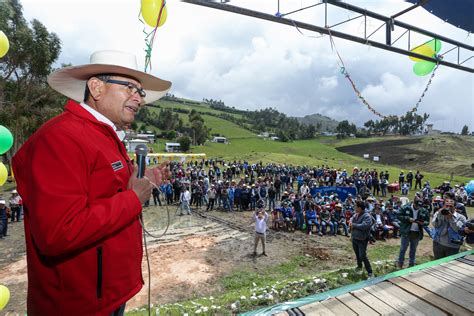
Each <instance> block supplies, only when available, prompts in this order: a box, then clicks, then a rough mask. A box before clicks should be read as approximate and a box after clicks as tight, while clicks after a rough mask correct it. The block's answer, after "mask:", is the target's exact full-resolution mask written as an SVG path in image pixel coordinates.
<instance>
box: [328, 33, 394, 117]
mask: <svg viewBox="0 0 474 316" xmlns="http://www.w3.org/2000/svg"><path fill="white" fill-rule="evenodd" d="M327 30H328V32H329V40H330V43H331V49H332V51H333V52H335V53H336V55H337V57H338V59H339V60H338V61H337V63H338V64H339V67H341V74H343V75H344V76H345V77H346V78H347V80H349V82H350V84H351V86H352V89H353V90H354V92H355V93H356V95H357V97H358V98H359V99H360V101H361V102H362V103H364V104H365V105H366V106H367V108H368V109H369V111H371V112H372V113H373V114H375V115H376V116H378V117H380V118H381V119H385V118H386V116H385V115H383V114H381V113H380V112H378V111H377V110H375V109H374V108H373V107H372V106H371V105H370V104H369V102H367V100H366V99H365V98H364V97H363V96H362V93H361V92H360V91H359V89H357V87H356V85H355V83H354V81H353V80H352V78H351V76H350V75H349V72H348V71H347V68H346V65H344V61H343V60H342V57H341V55H340V54H339V52H338V50H337V48H336V43H335V42H334V38H333V37H332V34H331V30H330V29H329V28H327Z"/></svg>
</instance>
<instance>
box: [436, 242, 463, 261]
mask: <svg viewBox="0 0 474 316" xmlns="http://www.w3.org/2000/svg"><path fill="white" fill-rule="evenodd" d="M457 253H459V248H451V247H446V246H443V245H441V244H440V243H438V242H436V241H434V240H433V254H434V258H435V260H436V259H441V258H444V257H448V256H452V255H455V254H457Z"/></svg>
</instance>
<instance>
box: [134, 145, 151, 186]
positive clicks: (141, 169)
mask: <svg viewBox="0 0 474 316" xmlns="http://www.w3.org/2000/svg"><path fill="white" fill-rule="evenodd" d="M147 154H148V148H147V147H146V145H145V144H139V145H137V146H136V147H135V157H136V159H137V165H138V173H137V178H143V177H144V176H145V167H146V155H147Z"/></svg>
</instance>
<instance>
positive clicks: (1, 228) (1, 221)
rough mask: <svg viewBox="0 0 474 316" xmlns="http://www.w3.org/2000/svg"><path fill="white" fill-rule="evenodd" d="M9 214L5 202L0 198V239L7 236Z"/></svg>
mask: <svg viewBox="0 0 474 316" xmlns="http://www.w3.org/2000/svg"><path fill="white" fill-rule="evenodd" d="M9 214H10V209H9V208H8V207H7V206H6V202H5V200H4V199H3V198H0V239H2V238H3V237H6V236H7V231H8V215H9Z"/></svg>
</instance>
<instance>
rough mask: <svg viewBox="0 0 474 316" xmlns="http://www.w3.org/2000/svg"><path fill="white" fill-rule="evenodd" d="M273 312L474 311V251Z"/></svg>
mask: <svg viewBox="0 0 474 316" xmlns="http://www.w3.org/2000/svg"><path fill="white" fill-rule="evenodd" d="M273 315H277V316H287V315H301V316H303V315H343V316H346V315H364V316H366V315H367V316H369V315H430V316H435V315H456V316H458V315H470V316H473V315H474V255H472V254H471V255H466V256H464V257H461V258H458V259H455V260H452V261H449V262H447V263H442V264H439V265H434V266H431V267H427V268H423V269H421V270H419V271H416V272H412V273H407V274H401V276H397V277H393V278H390V279H387V280H384V281H381V282H379V283H375V284H371V285H368V286H366V287H363V288H360V289H357V290H354V291H350V292H348V293H344V294H341V295H338V296H336V297H332V298H330V299H327V300H324V301H318V302H314V303H310V304H307V305H303V306H300V307H297V308H292V309H289V310H286V311H283V312H278V313H275V314H273Z"/></svg>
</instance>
